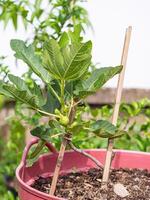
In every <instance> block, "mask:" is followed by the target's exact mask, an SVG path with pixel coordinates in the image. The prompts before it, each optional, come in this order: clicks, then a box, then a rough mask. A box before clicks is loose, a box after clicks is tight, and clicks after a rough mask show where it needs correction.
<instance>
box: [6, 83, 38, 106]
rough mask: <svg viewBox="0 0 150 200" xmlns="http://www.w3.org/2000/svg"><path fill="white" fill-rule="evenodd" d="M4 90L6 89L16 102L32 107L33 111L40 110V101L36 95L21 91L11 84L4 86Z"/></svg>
mask: <svg viewBox="0 0 150 200" xmlns="http://www.w3.org/2000/svg"><path fill="white" fill-rule="evenodd" d="M3 89H5V90H6V91H7V92H8V93H9V94H10V95H12V96H13V97H14V98H15V99H16V100H18V101H21V102H22V103H25V104H27V105H29V106H31V107H32V108H33V109H36V108H39V106H38V104H39V100H38V98H37V97H36V96H35V95H31V94H29V93H28V92H27V91H23V90H19V89H17V88H16V87H14V86H13V85H10V84H9V85H4V86H3Z"/></svg>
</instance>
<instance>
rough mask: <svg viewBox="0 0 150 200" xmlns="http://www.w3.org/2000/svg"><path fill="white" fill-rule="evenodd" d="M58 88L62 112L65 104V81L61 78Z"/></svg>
mask: <svg viewBox="0 0 150 200" xmlns="http://www.w3.org/2000/svg"><path fill="white" fill-rule="evenodd" d="M60 90H61V97H60V102H61V110H62V112H63V111H64V106H65V101H64V90H65V81H64V80H63V79H62V80H61V85H60Z"/></svg>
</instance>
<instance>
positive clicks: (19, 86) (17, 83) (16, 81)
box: [8, 74, 45, 106]
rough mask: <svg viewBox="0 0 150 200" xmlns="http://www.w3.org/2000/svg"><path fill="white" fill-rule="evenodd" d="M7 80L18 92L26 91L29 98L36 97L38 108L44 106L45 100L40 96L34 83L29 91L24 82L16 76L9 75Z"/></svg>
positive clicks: (39, 90) (39, 91)
mask: <svg viewBox="0 0 150 200" xmlns="http://www.w3.org/2000/svg"><path fill="white" fill-rule="evenodd" d="M8 78H9V80H10V81H11V82H12V83H13V84H14V85H15V86H16V87H17V89H18V90H20V91H26V92H27V93H28V95H30V96H36V98H37V99H38V106H43V105H44V104H45V99H44V97H43V95H42V91H41V89H40V87H39V86H38V85H37V84H36V83H35V82H34V87H33V89H29V88H28V86H27V84H26V83H25V81H24V80H23V79H21V78H19V77H18V76H14V75H12V74H9V75H8Z"/></svg>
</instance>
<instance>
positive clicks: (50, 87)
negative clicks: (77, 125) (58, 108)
mask: <svg viewBox="0 0 150 200" xmlns="http://www.w3.org/2000/svg"><path fill="white" fill-rule="evenodd" d="M48 87H49V89H50V90H51V92H52V93H53V95H54V96H55V97H56V98H57V99H58V101H59V102H60V103H61V100H60V97H59V96H58V94H57V93H56V92H55V90H54V89H53V88H52V86H51V85H50V84H48Z"/></svg>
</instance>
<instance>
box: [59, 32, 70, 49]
mask: <svg viewBox="0 0 150 200" xmlns="http://www.w3.org/2000/svg"><path fill="white" fill-rule="evenodd" d="M68 43H69V37H68V34H67V33H66V32H64V33H63V34H62V35H61V37H60V40H59V46H60V48H64V47H66V46H67V45H68Z"/></svg>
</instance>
